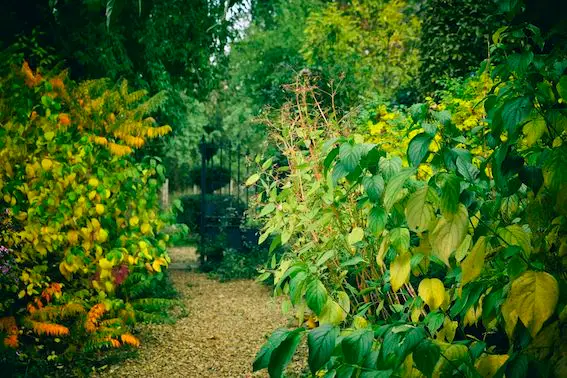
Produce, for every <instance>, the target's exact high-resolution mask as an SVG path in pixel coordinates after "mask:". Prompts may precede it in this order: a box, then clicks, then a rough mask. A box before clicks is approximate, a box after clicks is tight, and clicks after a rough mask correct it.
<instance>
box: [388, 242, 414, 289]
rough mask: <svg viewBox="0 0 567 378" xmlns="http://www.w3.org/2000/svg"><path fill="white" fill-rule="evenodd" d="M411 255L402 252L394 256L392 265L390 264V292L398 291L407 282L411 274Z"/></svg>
mask: <svg viewBox="0 0 567 378" xmlns="http://www.w3.org/2000/svg"><path fill="white" fill-rule="evenodd" d="M410 260H411V254H410V253H409V252H407V251H406V252H404V253H402V254H399V255H398V256H396V258H395V259H394V261H393V262H392V264H390V284H392V291H394V292H396V291H398V290H399V289H400V288H401V287H402V286H403V284H405V283H407V282H408V281H409V276H410V272H411V265H410Z"/></svg>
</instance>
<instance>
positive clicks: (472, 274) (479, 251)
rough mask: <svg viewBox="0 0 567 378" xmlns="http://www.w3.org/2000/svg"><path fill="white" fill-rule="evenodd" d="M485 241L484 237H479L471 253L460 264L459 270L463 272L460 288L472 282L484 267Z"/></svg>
mask: <svg viewBox="0 0 567 378" xmlns="http://www.w3.org/2000/svg"><path fill="white" fill-rule="evenodd" d="M486 246H487V241H486V238H485V237H484V236H481V237H480V238H478V240H477V241H476V243H475V245H474V247H473V248H472V250H471V253H470V254H469V255H468V256H467V257H466V258H465V260H464V261H463V262H462V263H461V269H462V271H463V276H462V280H461V284H462V286H464V285H466V284H467V283H469V282H471V281H473V280H474V279H476V278H477V277H478V276H480V272H482V268H483V266H484V256H485V255H486Z"/></svg>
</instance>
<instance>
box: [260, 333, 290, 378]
mask: <svg viewBox="0 0 567 378" xmlns="http://www.w3.org/2000/svg"><path fill="white" fill-rule="evenodd" d="M289 332H290V331H289V330H287V329H285V328H278V329H276V330H275V331H274V332H273V333H272V334H271V335H270V337H269V338H268V340H267V341H266V342H265V343H264V345H262V347H261V348H260V350H259V351H258V353H257V354H256V358H255V359H254V362H253V363H252V369H253V371H258V370H261V369H265V368H267V367H268V364H269V363H270V357H271V355H272V352H273V351H274V349H276V348H277V347H278V346H279V345H280V344H281V343H282V342H283V341H284V340H285V339H286V337H287V336H288V334H289Z"/></svg>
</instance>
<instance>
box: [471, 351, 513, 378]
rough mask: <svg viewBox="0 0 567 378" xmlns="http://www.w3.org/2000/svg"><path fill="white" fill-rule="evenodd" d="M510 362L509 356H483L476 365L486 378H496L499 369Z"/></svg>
mask: <svg viewBox="0 0 567 378" xmlns="http://www.w3.org/2000/svg"><path fill="white" fill-rule="evenodd" d="M507 360H508V355H507V354H483V355H482V356H480V358H479V359H478V360H477V361H476V363H475V364H474V367H475V368H476V370H477V371H478V373H479V374H480V375H481V376H482V377H484V378H490V377H494V375H495V374H496V372H497V371H498V369H500V367H502V365H504V363H505V362H506V361H507Z"/></svg>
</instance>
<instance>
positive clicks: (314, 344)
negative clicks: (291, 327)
mask: <svg viewBox="0 0 567 378" xmlns="http://www.w3.org/2000/svg"><path fill="white" fill-rule="evenodd" d="M338 337H339V328H338V327H335V326H332V325H330V324H324V325H322V326H320V327H317V328H315V329H312V330H311V331H309V335H308V336H307V346H308V347H309V359H308V361H309V369H311V372H312V373H313V374H315V373H316V372H317V371H319V369H321V368H322V367H323V366H324V365H325V364H326V363H327V362H328V361H329V359H330V358H331V355H332V354H333V350H334V349H335V345H336V343H337V338H338Z"/></svg>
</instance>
